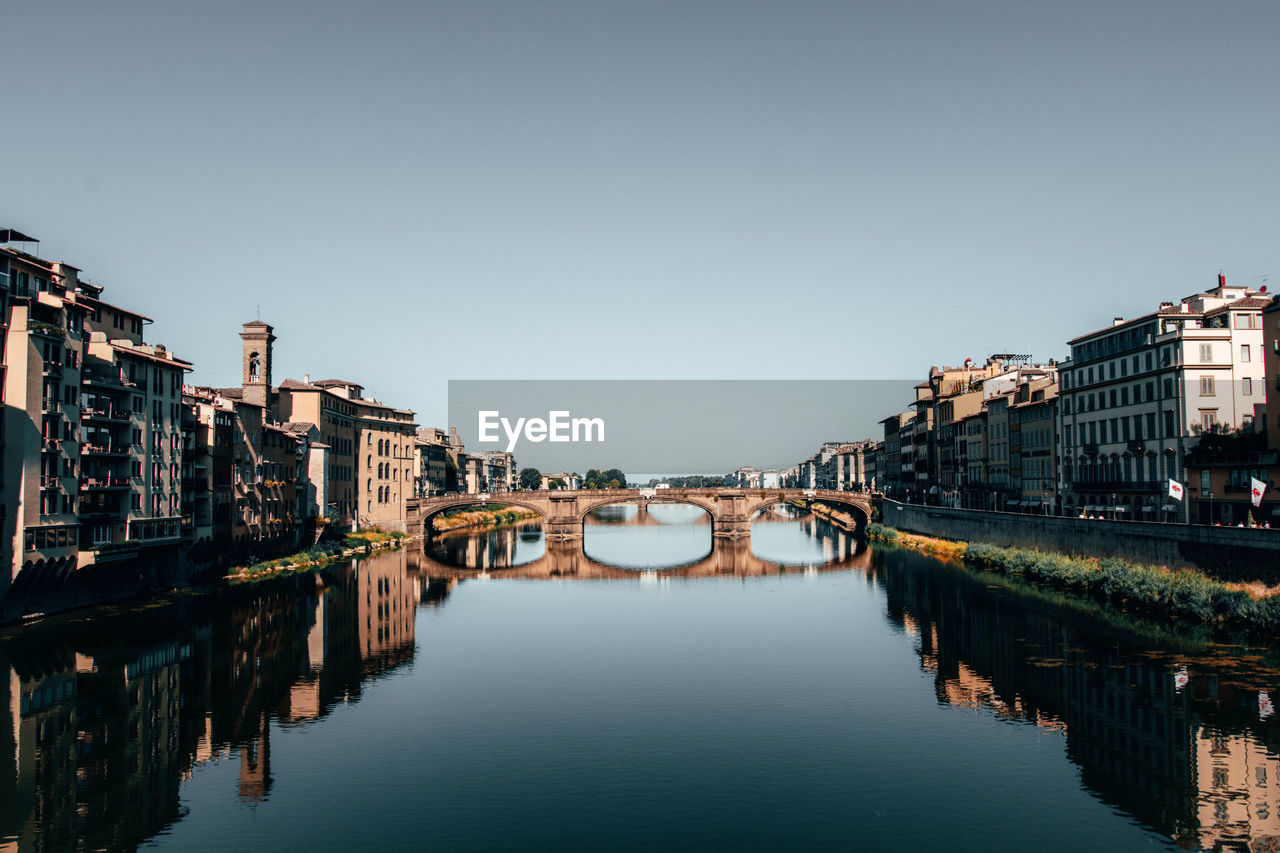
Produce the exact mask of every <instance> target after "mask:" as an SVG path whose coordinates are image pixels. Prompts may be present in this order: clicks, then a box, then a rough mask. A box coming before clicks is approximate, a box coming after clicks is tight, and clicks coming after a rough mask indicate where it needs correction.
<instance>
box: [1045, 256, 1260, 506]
mask: <svg viewBox="0 0 1280 853" xmlns="http://www.w3.org/2000/svg"><path fill="white" fill-rule="evenodd" d="M1267 304H1268V300H1267V299H1265V298H1260V297H1259V294H1258V293H1256V292H1254V291H1251V290H1249V289H1247V288H1244V287H1232V286H1228V285H1227V284H1226V282H1225V280H1224V279H1223V277H1222V276H1219V279H1218V287H1217V288H1215V289H1214V290H1211V291H1208V292H1206V293H1200V294H1196V295H1194V296H1189V297H1187V298H1186V299H1183V300H1182V301H1181V302H1180V303H1177V304H1174V303H1171V302H1165V303H1162V304H1161V306H1160V308H1159V310H1157V311H1155V312H1153V313H1151V314H1146V315H1144V316H1142V317H1137V318H1135V319H1133V320H1123V319H1121V318H1118V317H1117V318H1116V319H1115V321H1114V322H1113V323H1112V325H1111V326H1109V327H1107V328H1105V329H1100V330H1098V331H1096V332H1090V333H1089V334H1087V335H1082V336H1080V337H1078V338H1076V339H1074V340H1072V341H1070V342H1069V343H1070V346H1071V358H1070V359H1068V360H1067V361H1065V362H1063V363H1062V364H1061V365H1060V367H1061V372H1060V376H1061V382H1060V388H1061V396H1060V400H1059V405H1058V446H1059V447H1060V448H1061V454H1062V456H1061V464H1060V466H1059V491H1060V494H1061V495H1062V496H1063V502H1064V506H1063V508H1064V511H1065V512H1067V513H1068V514H1079V513H1081V512H1086V513H1091V514H1092V513H1101V514H1105V515H1107V516H1112V515H1117V516H1119V517H1121V518H1131V519H1138V520H1141V519H1146V520H1158V519H1161V518H1165V517H1166V512H1168V513H1170V516H1169V517H1171V518H1185V514H1184V511H1185V506H1184V505H1181V504H1172V503H1169V502H1168V501H1167V500H1166V498H1165V495H1167V489H1166V484H1167V480H1168V479H1170V478H1172V479H1174V480H1177V481H1179V482H1184V483H1185V480H1186V472H1185V468H1184V458H1185V456H1186V452H1187V450H1189V449H1190V448H1191V447H1194V446H1195V444H1196V443H1197V441H1198V436H1199V433H1200V431H1202V430H1204V429H1209V428H1213V427H1215V426H1219V425H1221V426H1223V427H1226V428H1231V429H1234V428H1238V427H1242V426H1248V427H1251V426H1252V423H1253V419H1254V414H1255V407H1260V406H1261V405H1262V404H1263V403H1264V402H1265V394H1266V392H1265V388H1264V382H1263V363H1262V347H1263V337H1262V308H1263V307H1264V306H1265V305H1267ZM1259 411H1260V409H1259Z"/></svg>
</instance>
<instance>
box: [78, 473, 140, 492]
mask: <svg viewBox="0 0 1280 853" xmlns="http://www.w3.org/2000/svg"><path fill="white" fill-rule="evenodd" d="M80 488H82V489H127V488H129V480H128V478H127V477H118V476H110V477H86V478H85V479H84V480H83V481H82V482H81V483H80Z"/></svg>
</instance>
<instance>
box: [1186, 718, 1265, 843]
mask: <svg viewBox="0 0 1280 853" xmlns="http://www.w3.org/2000/svg"><path fill="white" fill-rule="evenodd" d="M1195 775H1196V787H1197V789H1198V790H1199V792H1200V800H1199V808H1198V809H1197V818H1198V821H1199V824H1200V833H1199V838H1198V843H1199V845H1200V846H1201V847H1202V848H1204V849H1207V850H1247V849H1250V848H1249V845H1250V842H1252V843H1253V845H1254V847H1253V849H1259V850H1261V849H1266V850H1273V849H1280V845H1277V844H1275V840H1280V798H1278V797H1277V789H1278V788H1280V760H1278V759H1277V757H1276V754H1275V753H1274V752H1272V751H1271V750H1269V749H1267V748H1266V747H1265V746H1263V745H1262V744H1261V743H1259V742H1258V741H1257V740H1255V739H1254V738H1252V737H1250V736H1248V735H1247V734H1243V735H1242V734H1239V733H1232V732H1227V731H1223V730H1222V729H1220V728H1218V727H1216V726H1202V727H1201V728H1200V729H1199V732H1198V733H1197V735H1196V739H1195ZM1264 839H1265V840H1272V846H1263V844H1262V843H1260V842H1262V841H1263V840H1264Z"/></svg>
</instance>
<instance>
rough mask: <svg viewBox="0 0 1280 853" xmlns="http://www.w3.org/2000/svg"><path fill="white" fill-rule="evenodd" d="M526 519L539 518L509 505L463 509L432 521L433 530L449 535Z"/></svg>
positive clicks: (520, 508)
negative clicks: (465, 529)
mask: <svg viewBox="0 0 1280 853" xmlns="http://www.w3.org/2000/svg"><path fill="white" fill-rule="evenodd" d="M526 518H538V514H537V513H536V512H534V511H533V510H531V509H525V508H524V507H521V506H509V505H507V504H488V505H486V506H472V507H461V508H459V509H454V510H445V511H444V512H442V513H440V514H439V515H437V516H436V517H435V518H433V519H431V529H432V530H434V531H436V532H437V533H448V532H449V531H452V530H461V529H463V528H465V527H490V526H493V525H495V524H510V523H511V522H513V521H522V520H524V519H526Z"/></svg>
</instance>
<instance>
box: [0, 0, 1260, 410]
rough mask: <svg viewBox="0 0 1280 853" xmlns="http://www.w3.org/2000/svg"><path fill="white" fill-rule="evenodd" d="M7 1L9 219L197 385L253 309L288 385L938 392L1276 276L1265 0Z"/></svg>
mask: <svg viewBox="0 0 1280 853" xmlns="http://www.w3.org/2000/svg"><path fill="white" fill-rule="evenodd" d="M2 20H3V27H4V32H5V34H6V38H5V39H4V50H3V69H4V70H3V81H4V87H5V98H6V105H7V107H8V109H7V110H6V113H5V114H6V121H5V123H4V130H3V132H0V153H3V155H4V161H5V165H6V169H5V173H6V174H5V181H4V187H3V191H2V192H0V226H12V227H16V228H20V229H23V230H26V231H28V232H30V233H32V234H34V235H36V236H38V237H40V238H41V239H42V240H43V244H42V246H41V247H40V250H41V254H43V255H45V256H46V257H52V258H58V259H63V260H66V261H68V262H70V263H73V264H76V265H77V266H80V267H82V268H83V269H84V270H85V272H86V274H87V275H88V276H89V277H90V278H92V279H93V280H94V281H95V282H97V283H99V284H102V285H105V286H106V287H107V288H108V290H107V292H106V298H109V299H111V300H113V301H116V302H119V303H120V304H123V305H127V306H130V307H134V308H137V309H139V310H141V311H143V312H144V313H146V314H148V315H150V316H152V317H154V318H155V320H156V324H155V326H153V327H152V328H151V330H150V339H151V340H153V341H158V342H162V343H165V344H166V345H168V346H169V347H170V348H171V349H173V350H175V351H176V352H178V353H179V354H180V355H182V356H184V357H187V358H190V359H192V360H194V361H195V362H196V364H197V371H196V373H195V374H194V377H193V378H194V380H195V381H197V382H200V383H212V384H219V383H222V384H230V383H233V382H235V381H237V379H238V358H239V339H238V338H237V337H236V334H237V332H238V330H239V326H240V324H241V323H242V322H244V321H246V320H250V319H253V318H254V317H255V316H256V314H257V311H258V306H261V316H262V318H263V319H264V320H267V321H269V322H271V323H273V324H275V326H276V329H277V334H278V335H279V336H280V341H279V344H278V350H277V361H276V375H275V378H276V379H277V380H278V379H281V378H283V377H285V376H294V377H300V376H301V375H302V374H303V373H304V372H308V373H310V374H311V376H312V377H313V378H318V377H321V376H340V377H343V378H349V379H352V380H356V381H360V382H363V383H364V384H365V385H366V387H367V388H368V389H369V391H370V392H371V393H372V394H373V395H375V396H378V397H379V398H381V399H383V400H384V401H386V402H390V403H394V404H397V405H403V406H409V407H412V408H414V409H416V410H418V411H419V412H420V414H421V417H420V420H422V421H423V422H424V423H435V424H439V425H444V424H443V421H444V419H445V417H446V402H447V400H446V380H447V379H449V378H453V379H463V378H488V379H499V378H614V377H617V378H788V377H795V378H844V377H850V378H869V377H886V378H887V377H903V376H917V375H922V373H923V372H924V371H925V370H926V369H927V367H928V366H929V365H930V364H933V363H957V362H959V361H962V360H963V359H964V358H965V357H966V356H972V357H974V358H976V359H981V358H982V357H983V356H985V355H987V354H988V353H991V352H1000V351H1014V352H1030V353H1033V354H1034V355H1035V356H1036V357H1037V358H1041V359H1043V358H1048V357H1052V356H1062V355H1065V345H1064V342H1065V341H1066V340H1067V339H1068V338H1070V337H1072V336H1074V335H1076V334H1079V333H1082V332H1084V331H1088V330H1091V329H1093V328H1096V327H1099V326H1101V325H1105V324H1106V323H1107V322H1108V321H1109V320H1110V318H1111V317H1112V316H1113V315H1122V316H1132V315H1134V314H1137V313H1139V312H1144V311H1146V310H1150V309H1151V308H1152V307H1153V306H1154V305H1155V304H1156V303H1157V302H1159V301H1160V300H1162V299H1171V298H1177V297H1181V296H1185V295H1187V294H1188V293H1192V292H1195V291H1197V290H1200V289H1203V288H1205V287H1207V286H1209V285H1210V284H1212V283H1213V281H1214V278H1215V276H1216V275H1217V273H1218V271H1219V270H1220V269H1221V270H1223V271H1224V272H1225V273H1226V274H1227V276H1228V278H1229V279H1230V280H1232V281H1234V282H1238V283H1248V284H1254V285H1256V284H1258V283H1260V282H1259V281H1257V280H1255V278H1254V277H1256V276H1261V275H1265V274H1273V278H1272V283H1273V286H1272V288H1271V289H1273V290H1274V289H1275V287H1277V286H1280V157H1278V156H1277V154H1278V153H1280V49H1277V45H1278V44H1280V3H1277V2H1275V0H1264V1H1263V2H1225V3H1206V2H1167V0H1161V2H1149V3H1144V2H1124V3H1110V2H1108V3H1089V2H1075V3H1057V4H1049V3H1027V2H1022V1H1021V0H1019V2H1008V3H977V2H974V3H968V2H962V3H947V2H930V3H911V2H895V3H883V2H874V3H855V2H831V3H812V2H811V3H806V2H769V3H759V2H754V3H753V2H741V0H739V1H738V2H724V3H715V2H687V0H686V2H673V3H663V2H632V3H612V2H602V0H592V2H574V3H570V2H507V3H487V2H452V3H435V2H412V3H391V2H380V3H379V2H375V3H370V4H352V3H325V2H313V3H305V4H303V3H299V4H295V5H292V6H290V5H288V4H284V3H266V4H259V3H244V4H238V3H230V2H224V3H207V4H177V3H167V2H166V3H123V2H122V3H114V2H113V3H79V2H77V3H59V2H41V3H10V4H7V6H6V8H5V10H4V12H3V18H2ZM584 344H585V347H584ZM609 344H623V345H624V346H621V347H616V348H615V347H611V346H609ZM600 345H603V346H600ZM584 353H585V355H584Z"/></svg>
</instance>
